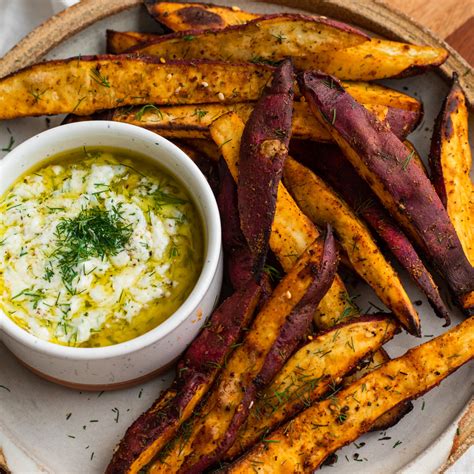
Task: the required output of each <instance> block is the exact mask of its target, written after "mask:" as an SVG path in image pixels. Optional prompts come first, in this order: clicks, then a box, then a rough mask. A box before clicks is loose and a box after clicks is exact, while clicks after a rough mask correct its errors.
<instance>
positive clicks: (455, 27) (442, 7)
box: [383, 0, 474, 66]
mask: <svg viewBox="0 0 474 474" xmlns="http://www.w3.org/2000/svg"><path fill="white" fill-rule="evenodd" d="M383 2H384V3H385V4H386V5H388V6H390V7H392V8H393V9H397V10H399V11H400V12H401V13H403V14H405V15H407V16H409V17H410V18H412V19H416V21H417V22H418V23H419V24H420V25H423V26H425V27H426V28H429V29H430V30H431V31H432V32H433V33H435V34H436V35H437V36H439V37H440V38H442V39H444V40H445V41H446V42H447V43H448V44H449V45H450V46H452V47H453V48H454V49H455V50H456V51H457V52H458V53H460V54H461V56H462V57H463V58H464V59H465V60H466V61H467V62H468V63H469V64H470V65H471V66H474V0H442V1H441V0H431V1H427V0H410V1H407V0H390V1H389V0H383Z"/></svg>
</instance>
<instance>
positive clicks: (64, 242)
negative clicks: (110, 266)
mask: <svg viewBox="0 0 474 474" xmlns="http://www.w3.org/2000/svg"><path fill="white" fill-rule="evenodd" d="M131 235H132V229H131V226H130V224H127V223H125V222H124V219H123V217H122V214H121V206H120V204H119V205H118V206H113V207H112V209H111V210H106V209H102V208H100V207H98V206H97V207H92V208H88V209H82V210H81V212H80V213H79V214H78V215H77V216H76V217H74V218H63V219H61V221H60V222H59V224H58V225H57V227H56V232H55V236H56V239H57V242H56V250H55V251H54V252H53V257H54V258H56V259H57V262H58V267H59V272H60V274H61V278H62V280H63V282H64V284H65V286H66V288H67V289H68V291H69V292H70V293H74V292H73V290H72V282H73V280H74V278H75V277H76V276H77V274H78V269H77V268H78V266H79V265H80V264H81V263H82V262H84V261H86V260H88V259H89V258H92V257H99V258H102V259H103V258H105V257H107V256H112V255H117V254H118V253H119V252H121V251H122V250H123V248H124V246H125V245H126V244H127V242H128V241H129V240H130V237H131Z"/></svg>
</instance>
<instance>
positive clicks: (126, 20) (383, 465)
mask: <svg viewBox="0 0 474 474" xmlns="http://www.w3.org/2000/svg"><path fill="white" fill-rule="evenodd" d="M219 3H223V4H226V3H228V4H230V2H225V1H224V2H219ZM232 4H237V5H240V6H241V7H245V8H247V9H249V10H253V11H256V12H262V13H263V12H276V11H295V10H291V9H289V8H284V7H279V6H275V5H271V4H262V3H255V2H232ZM106 28H112V29H116V30H122V31H125V30H139V31H147V32H153V31H154V30H156V24H155V23H154V22H153V21H152V20H151V19H150V18H149V17H148V15H147V14H146V13H145V11H144V9H142V8H141V7H140V8H134V9H132V10H129V11H126V12H123V13H120V14H118V15H115V16H113V17H110V18H108V19H105V20H102V21H100V22H98V23H96V24H94V25H93V26H91V27H89V28H88V29H86V30H84V31H83V32H81V33H79V34H77V35H76V36H74V37H72V38H71V39H69V40H67V41H65V42H64V43H63V44H61V46H59V47H57V48H56V49H54V50H53V51H52V52H51V53H50V54H49V55H48V57H49V58H65V57H68V56H75V55H78V54H83V55H85V54H94V53H101V52H104V51H105V29H106ZM382 82H383V83H384V84H386V85H389V86H391V87H393V88H395V89H399V90H401V91H403V92H406V93H408V94H411V95H414V96H415V97H417V98H419V99H421V100H422V101H423V103H424V106H425V118H424V120H423V122H422V124H421V125H420V126H419V127H418V130H417V131H416V132H415V133H413V134H412V136H411V137H410V139H411V140H412V141H413V142H414V144H415V146H416V147H417V149H418V151H419V152H420V153H421V155H422V156H423V157H426V156H427V153H428V148H429V141H430V137H431V131H432V125H433V121H434V118H435V116H436V114H437V112H438V111H439V108H440V106H441V101H442V99H443V97H444V96H445V94H446V92H447V85H446V84H445V82H444V81H443V80H442V79H441V78H440V77H439V76H438V75H436V74H435V73H428V74H424V75H422V76H419V77H414V78H410V79H404V80H392V81H382ZM61 120H62V117H52V118H51V119H45V118H34V119H22V120H13V121H9V122H2V123H0V148H3V147H4V146H6V145H8V143H9V141H10V135H11V136H13V137H14V140H15V145H17V144H18V143H21V142H22V141H23V140H25V139H27V138H29V137H30V136H32V135H34V134H36V133H38V132H40V131H42V130H45V129H46V128H48V127H54V126H57V125H58V124H59V123H60V122H61ZM470 130H471V134H472V133H473V123H472V121H471V123H470ZM471 136H472V135H471ZM4 154H5V153H2V152H0V156H3V155H4ZM400 273H401V274H402V276H405V277H406V275H404V274H403V272H400ZM404 283H405V288H406V289H407V291H408V293H409V295H410V297H411V299H412V301H416V302H417V309H418V311H419V313H420V316H421V320H422V328H423V337H422V338H421V340H419V339H416V338H414V337H411V336H408V335H406V334H400V335H398V336H396V337H395V339H394V340H393V341H391V342H390V343H389V344H387V345H386V349H387V350H388V352H389V353H390V355H391V356H398V355H400V354H402V353H404V352H405V351H406V350H407V349H408V348H409V347H412V346H414V345H418V344H419V343H421V342H425V341H427V340H429V339H430V338H431V337H433V336H436V335H438V334H440V333H442V332H443V331H444V329H443V328H442V321H441V320H440V319H438V318H437V317H436V316H435V315H434V314H433V311H432V310H431V308H430V307H429V305H428V303H427V302H426V300H425V298H424V297H423V296H422V295H421V293H420V292H419V291H418V290H417V288H416V287H415V286H414V285H413V283H412V282H411V281H409V280H407V279H406V278H404ZM352 294H353V295H356V294H358V295H360V296H359V297H358V298H357V302H358V304H359V306H360V307H361V309H362V310H368V311H369V312H370V311H372V312H373V311H376V308H375V306H377V307H382V306H383V305H381V303H380V302H379V301H378V299H377V298H376V296H375V295H374V294H373V293H372V292H371V290H370V289H368V288H367V287H366V286H364V285H362V283H361V284H359V285H357V286H355V287H354V288H352ZM461 319H462V316H461V315H460V313H459V312H458V311H457V310H455V309H453V310H452V320H453V324H457V323H458V322H460V321H461ZM472 375H473V372H472V365H471V366H465V367H463V368H462V369H460V370H459V371H458V372H456V373H455V374H453V375H451V376H450V377H449V378H448V379H447V380H446V381H445V382H443V383H442V384H441V386H440V387H439V388H436V389H434V390H432V391H431V392H430V393H428V394H427V395H425V396H423V397H422V398H420V399H419V400H417V401H415V402H414V405H415V408H414V410H413V411H412V413H410V414H409V415H408V416H406V417H405V418H404V419H403V420H402V421H401V422H400V423H398V424H397V425H396V426H395V427H393V428H390V429H389V430H387V431H386V432H385V431H384V432H375V433H370V434H367V435H365V436H363V437H362V438H360V439H359V440H357V443H353V444H351V445H349V446H347V447H346V448H344V449H342V450H340V451H339V452H338V453H337V454H338V461H337V463H336V464H335V465H333V466H331V467H329V466H324V467H323V468H322V471H321V472H331V473H333V474H336V473H339V472H341V473H347V472H351V473H357V472H364V473H374V474H375V473H381V472H384V473H392V472H398V471H406V472H434V471H436V470H437V469H438V468H439V467H440V466H441V465H442V464H443V462H444V461H445V460H446V458H447V456H448V454H449V451H450V449H451V445H452V439H453V436H454V433H455V431H456V426H457V425H456V420H457V418H458V417H459V415H460V414H461V412H462V411H463V409H464V407H465V406H466V404H467V403H468V401H469V399H470V397H471V394H472V380H473V377H472ZM172 376H173V374H172V373H169V374H166V375H165V376H162V377H159V378H157V379H155V380H153V381H151V382H149V383H146V384H144V385H141V386H138V387H135V388H131V389H128V390H123V391H117V392H107V393H86V392H77V391H73V390H69V389H66V388H62V387H60V386H56V385H53V384H51V383H49V382H45V381H43V380H41V379H39V378H38V377H36V376H35V375H33V374H31V373H30V372H28V371H27V370H26V369H25V368H23V367H22V366H21V365H20V364H19V363H18V362H17V361H16V360H15V359H14V358H13V356H12V355H11V354H10V353H9V352H8V351H7V350H6V349H5V348H4V347H3V346H2V345H1V343H0V447H1V448H2V449H3V453H4V456H5V459H6V462H7V464H8V466H9V468H10V470H11V471H12V472H13V473H25V472H51V473H71V474H73V473H77V474H79V473H81V474H82V473H85V472H87V473H100V472H103V471H104V469H105V467H106V466H107V463H108V461H109V459H110V457H111V454H112V450H113V448H114V446H115V445H116V443H117V442H118V441H119V439H120V438H121V436H122V435H123V433H124V431H125V430H126V428H127V427H128V426H129V424H130V423H131V422H132V421H133V420H134V419H135V418H136V417H137V416H138V415H139V414H140V413H142V412H143V411H144V410H145V409H147V408H148V407H149V406H150V404H151V403H152V402H153V400H154V399H155V398H156V397H157V396H158V395H159V393H160V391H161V390H162V389H164V388H165V387H167V385H168V384H169V383H170V382H171V379H172ZM1 461H2V459H1V455H0V465H1Z"/></svg>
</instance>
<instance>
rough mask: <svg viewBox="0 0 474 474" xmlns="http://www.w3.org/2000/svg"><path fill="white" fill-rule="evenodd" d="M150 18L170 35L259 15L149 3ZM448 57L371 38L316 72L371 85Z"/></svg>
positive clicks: (439, 50)
mask: <svg viewBox="0 0 474 474" xmlns="http://www.w3.org/2000/svg"><path fill="white" fill-rule="evenodd" d="M151 3H153V6H152V7H150V6H149V7H148V9H149V12H150V14H151V15H152V16H153V17H154V18H155V19H156V20H157V21H159V22H160V23H162V24H164V25H166V26H167V27H168V28H170V29H171V30H172V31H185V30H192V29H196V30H201V29H208V28H225V27H226V26H230V25H238V24H242V23H246V22H248V21H249V20H252V19H255V18H258V17H259V15H257V14H254V13H249V12H246V11H242V10H235V8H234V10H232V9H229V8H225V7H218V6H214V5H206V4H199V3H197V4H196V3H195V4H176V3H170V2H151ZM447 57H448V52H447V51H446V50H445V49H443V48H434V47H432V46H417V45H412V44H407V43H397V42H395V41H387V40H384V39H378V38H371V40H370V41H367V42H364V43H362V44H360V45H357V46H353V47H351V48H347V49H343V50H339V51H337V52H334V54H331V55H327V56H325V58H324V59H325V61H324V62H322V64H321V65H320V66H318V69H320V70H322V71H324V72H326V73H328V74H334V75H335V76H337V77H338V78H340V79H357V80H363V81H371V80H374V79H384V78H389V77H404V76H411V75H414V74H419V73H422V72H424V71H425V70H426V69H428V68H431V67H435V66H440V65H441V64H443V63H444V61H445V60H446V58H447Z"/></svg>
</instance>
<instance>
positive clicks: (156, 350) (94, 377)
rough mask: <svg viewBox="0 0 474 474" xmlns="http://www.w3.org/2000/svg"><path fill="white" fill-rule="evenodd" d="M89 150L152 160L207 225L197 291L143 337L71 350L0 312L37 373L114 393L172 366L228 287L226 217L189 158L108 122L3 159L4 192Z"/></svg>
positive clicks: (54, 134)
mask: <svg viewBox="0 0 474 474" xmlns="http://www.w3.org/2000/svg"><path fill="white" fill-rule="evenodd" d="M83 146H86V147H91V146H114V147H118V148H124V149H127V150H131V151H136V152H138V153H141V154H144V155H146V156H149V157H150V158H152V159H153V160H155V161H156V162H157V163H159V164H160V165H161V166H162V167H163V168H164V169H166V170H167V171H168V172H169V173H171V174H172V175H173V176H175V177H176V178H177V179H179V180H180V181H181V182H182V183H183V184H184V185H185V186H186V188H187V190H188V192H189V193H190V195H191V196H192V197H193V199H194V202H195V204H196V206H197V208H198V210H199V212H200V213H201V216H202V220H203V222H204V232H205V246H204V265H203V269H202V272H201V275H200V277H199V279H198V281H197V283H196V285H195V287H194V289H193V290H192V292H191V293H190V295H189V296H188V298H187V299H186V301H185V302H184V303H183V304H182V305H181V307H180V308H179V309H178V310H177V311H176V312H175V313H174V314H173V315H172V316H170V317H169V318H168V319H167V320H166V321H165V322H163V323H162V324H160V325H159V326H158V327H156V328H155V329H153V330H151V331H149V332H147V333H146V334H144V335H142V336H140V337H137V338H135V339H132V340H130V341H127V342H123V343H121V344H116V345H114V346H108V347H99V348H74V347H66V346H61V345H57V344H53V343H50V342H47V341H43V340H41V339H38V338H37V337H35V336H33V335H31V334H30V333H28V332H27V331H25V330H23V329H21V328H20V327H19V326H17V325H16V324H15V323H14V322H13V321H12V320H11V319H10V318H8V317H7V316H6V315H5V314H4V313H3V312H2V311H0V337H1V340H2V341H3V342H4V344H5V345H6V346H7V347H8V348H9V349H10V351H11V352H13V354H14V355H15V356H16V357H17V358H18V359H19V360H20V361H21V362H22V363H23V364H25V365H26V366H28V367H29V368H30V369H32V370H33V371H34V372H36V373H38V374H39V375H41V376H43V377H45V378H47V379H49V380H52V381H55V382H58V383H61V384H63V385H67V386H71V387H76V388H80V389H89V390H104V389H116V388H122V387H125V386H129V385H132V384H134V383H139V382H141V381H143V380H144V379H146V378H149V377H150V376H152V375H153V374H155V373H157V372H160V371H163V370H164V369H165V368H167V367H168V366H169V365H170V364H172V363H173V361H174V360H175V359H176V358H177V357H178V356H179V355H180V354H181V353H182V352H183V351H184V349H185V348H186V346H187V345H188V344H189V343H190V342H191V341H192V340H193V339H194V337H195V336H196V334H197V333H198V331H199V330H200V328H201V327H202V325H203V324H204V322H205V320H206V318H207V317H208V315H209V314H210V313H211V311H212V309H213V308H214V306H215V304H216V302H217V299H218V297H219V293H220V289H221V283H222V251H221V227H220V218H219V211H218V208H217V204H216V201H215V199H214V195H213V193H212V190H211V188H210V187H209V184H208V183H207V181H206V179H205V178H204V176H203V175H202V173H201V172H200V171H199V169H198V167H197V166H196V165H195V164H194V163H193V162H192V161H191V159H190V158H189V157H188V156H187V155H186V154H185V153H183V152H182V151H181V150H180V149H179V148H177V147H176V146H175V145H173V144H172V143H171V142H169V141H168V140H166V139H165V138H162V137H160V136H158V135H156V134H155V133H153V132H150V131H148V130H145V129H143V128H140V127H136V126H134V125H128V124H124V123H116V122H107V121H91V122H81V123H74V124H69V125H63V126H60V127H57V128H53V129H51V130H47V131H45V132H43V133H40V134H39V135H36V136H34V137H33V138H31V139H29V140H27V141H26V142H24V143H22V144H21V145H19V146H18V147H17V148H15V149H14V150H13V151H12V152H11V153H9V154H8V155H7V156H6V157H5V158H4V159H3V160H1V161H0V195H2V194H3V193H4V192H5V191H6V190H7V189H8V188H9V186H11V185H12V184H13V183H14V182H15V181H16V179H17V178H18V177H19V176H20V175H21V174H23V173H24V172H25V171H27V170H28V169H29V168H31V167H32V166H34V165H35V163H38V162H40V161H42V160H44V159H45V158H47V157H48V156H52V155H55V154H57V153H60V152H63V151H66V150H70V149H74V148H78V147H83Z"/></svg>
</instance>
